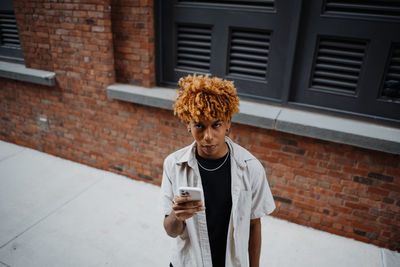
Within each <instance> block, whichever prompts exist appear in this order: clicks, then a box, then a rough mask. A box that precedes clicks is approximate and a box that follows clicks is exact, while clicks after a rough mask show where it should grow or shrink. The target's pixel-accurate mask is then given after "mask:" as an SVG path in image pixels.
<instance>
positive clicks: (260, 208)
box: [249, 160, 275, 219]
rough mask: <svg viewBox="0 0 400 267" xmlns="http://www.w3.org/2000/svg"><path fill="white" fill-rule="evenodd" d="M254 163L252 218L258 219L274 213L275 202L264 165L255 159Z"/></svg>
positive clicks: (251, 174)
mask: <svg viewBox="0 0 400 267" xmlns="http://www.w3.org/2000/svg"><path fill="white" fill-rule="evenodd" d="M253 164H254V168H250V169H251V171H250V176H251V177H250V181H251V188H252V203H251V219H257V218H261V217H263V216H266V215H268V214H270V213H272V212H273V211H274V209H275V202H274V198H273V196H272V193H271V190H270V188H269V184H268V181H267V177H266V174H265V170H264V167H263V166H262V165H261V163H260V162H259V161H258V160H255V161H253ZM249 167H250V166H249Z"/></svg>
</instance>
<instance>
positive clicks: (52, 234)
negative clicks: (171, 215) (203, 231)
mask: <svg viewBox="0 0 400 267" xmlns="http://www.w3.org/2000/svg"><path fill="white" fill-rule="evenodd" d="M104 174H105V175H104V176H103V177H104V179H103V180H102V181H101V182H99V183H97V184H96V185H94V186H93V187H91V188H90V189H89V190H87V191H86V192H84V193H83V194H81V195H80V196H79V197H77V198H75V199H73V200H72V201H71V202H69V203H68V204H67V205H65V206H63V207H62V208H60V209H59V210H57V211H56V212H55V213H53V214H52V215H51V216H49V217H48V218H46V220H44V221H42V222H41V223H40V224H37V225H36V226H35V227H33V228H32V229H30V230H29V231H27V232H26V233H24V234H23V235H22V236H21V237H19V238H18V239H16V240H14V241H12V242H11V243H9V244H8V245H7V246H6V247H4V248H3V249H2V250H0V259H1V260H2V261H3V262H5V263H6V264H9V265H10V266H15V267H18V266H58V267H64V266H65V267H69V266H167V265H168V263H169V255H170V254H171V249H170V247H171V243H170V242H171V240H172V239H171V238H169V237H168V236H167V235H166V233H165V232H164V230H163V227H162V220H163V216H162V215H161V212H160V210H159V208H158V199H159V197H158V196H159V190H160V188H159V187H157V186H154V185H150V184H146V183H143V182H136V181H133V180H130V179H127V178H126V177H122V176H118V175H115V174H111V173H109V174H107V173H106V172H104Z"/></svg>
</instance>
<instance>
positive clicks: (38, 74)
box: [0, 61, 56, 86]
mask: <svg viewBox="0 0 400 267" xmlns="http://www.w3.org/2000/svg"><path fill="white" fill-rule="evenodd" d="M0 77H2V78H8V79H13V80H18V81H24V82H30V83H35V84H41V85H47V86H54V85H55V84H56V79H55V77H56V74H55V73H54V72H50V71H44V70H37V69H30V68H26V67H25V66H24V65H22V64H16V63H10V62H4V61H0Z"/></svg>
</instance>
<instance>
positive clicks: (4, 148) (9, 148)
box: [0, 140, 25, 177]
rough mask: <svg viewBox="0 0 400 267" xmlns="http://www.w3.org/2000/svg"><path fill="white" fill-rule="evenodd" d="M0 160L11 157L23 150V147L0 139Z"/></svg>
mask: <svg viewBox="0 0 400 267" xmlns="http://www.w3.org/2000/svg"><path fill="white" fill-rule="evenodd" d="M0 147H1V149H0V161H2V160H4V159H7V158H9V157H12V156H14V155H16V154H18V153H19V152H21V151H23V150H24V149H25V148H24V147H21V146H17V145H14V144H11V143H7V142H4V141H1V140H0ZM0 177H1V174H0Z"/></svg>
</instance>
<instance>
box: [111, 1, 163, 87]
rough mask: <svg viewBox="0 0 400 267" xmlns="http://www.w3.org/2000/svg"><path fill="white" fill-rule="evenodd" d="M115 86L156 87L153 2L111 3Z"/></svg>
mask: <svg viewBox="0 0 400 267" xmlns="http://www.w3.org/2000/svg"><path fill="white" fill-rule="evenodd" d="M111 2H112V18H113V19H112V21H113V23H112V29H113V35H114V54H115V71H116V78H117V82H120V83H126V84H135V85H142V86H145V87H152V86H154V85H155V81H156V78H155V67H154V61H155V53H154V15H153V1H152V0H142V1H139V0H124V1H121V0H112V1H111Z"/></svg>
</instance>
